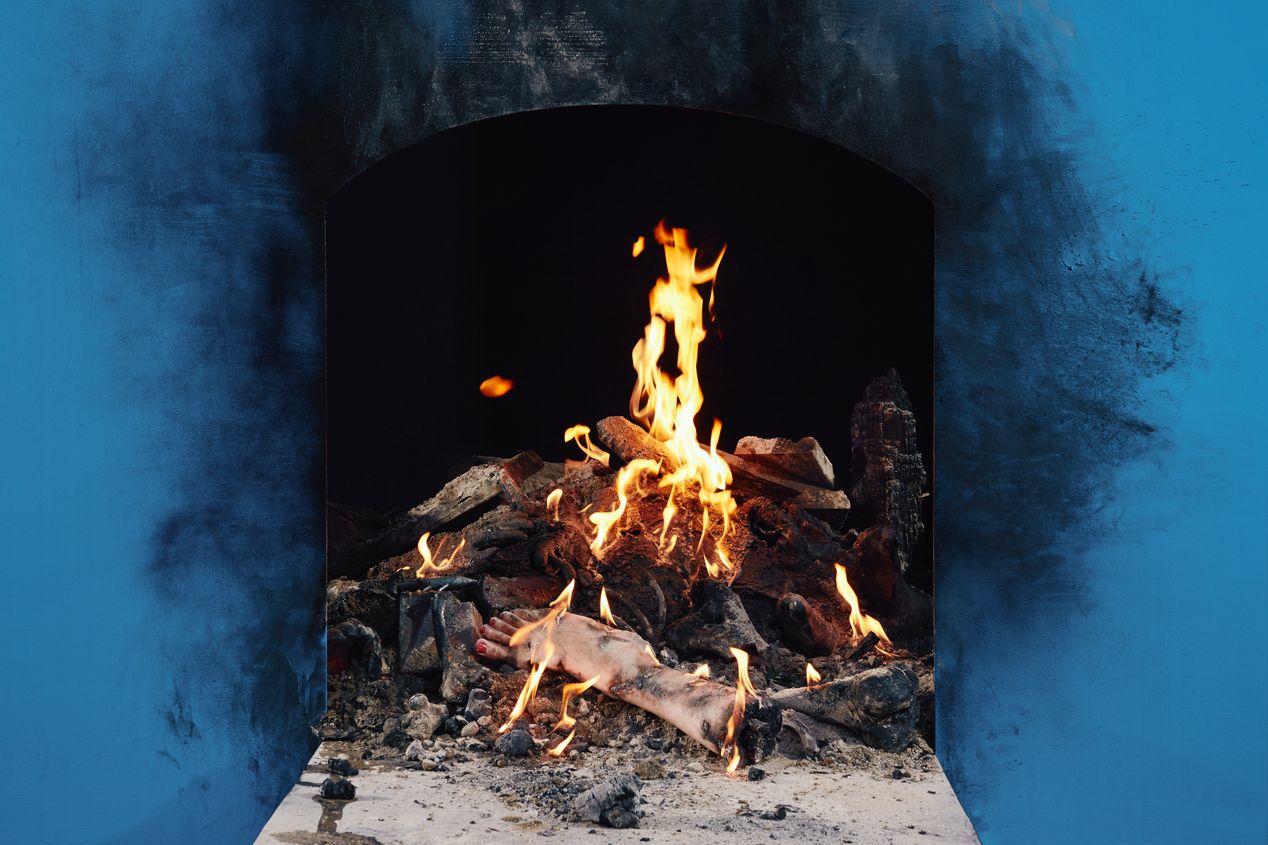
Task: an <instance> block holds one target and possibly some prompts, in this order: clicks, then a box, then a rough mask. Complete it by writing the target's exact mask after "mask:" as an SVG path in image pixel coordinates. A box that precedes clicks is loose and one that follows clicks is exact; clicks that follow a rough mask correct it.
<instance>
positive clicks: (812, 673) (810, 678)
mask: <svg viewBox="0 0 1268 845" xmlns="http://www.w3.org/2000/svg"><path fill="white" fill-rule="evenodd" d="M821 680H823V678H822V677H821V676H820V675H819V672H818V670H816V669H815V667H813V666H811V665H810V664H809V663H807V664H806V689H810V688H811V687H812V686H814V685H815V684H817V683H819V681H821Z"/></svg>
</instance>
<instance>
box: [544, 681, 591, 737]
mask: <svg viewBox="0 0 1268 845" xmlns="http://www.w3.org/2000/svg"><path fill="white" fill-rule="evenodd" d="M600 677H601V676H599V675H595V676H594V677H593V678H591V679H590V680H588V681H580V682H578V683H575V684H564V691H563V702H562V703H561V704H560V705H559V723H558V724H556V725H555V730H557V731H558V730H562V729H564V728H571V727H573V726H574V725H576V724H577V720H576V719H575V718H573V717H572V716H569V715H568V702H569V701H571V700H572V699H573V698H574V697H575V696H579V695H581V694H582V693H583V692H585V691H586V690H588V689H590V687H592V686H594V685H595V684H597V683H598V682H599V678H600Z"/></svg>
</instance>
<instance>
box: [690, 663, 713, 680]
mask: <svg viewBox="0 0 1268 845" xmlns="http://www.w3.org/2000/svg"><path fill="white" fill-rule="evenodd" d="M691 674H693V675H695V676H696V677H697V678H707V677H709V664H708V663H701V664H700V665H699V666H697V667H696V668H695V669H692V670H691Z"/></svg>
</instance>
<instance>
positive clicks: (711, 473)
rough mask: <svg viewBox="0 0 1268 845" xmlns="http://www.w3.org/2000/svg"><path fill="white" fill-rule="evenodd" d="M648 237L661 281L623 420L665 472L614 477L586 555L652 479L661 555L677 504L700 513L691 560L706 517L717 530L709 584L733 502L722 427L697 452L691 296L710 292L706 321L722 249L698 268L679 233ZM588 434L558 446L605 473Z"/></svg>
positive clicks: (637, 466) (700, 303)
mask: <svg viewBox="0 0 1268 845" xmlns="http://www.w3.org/2000/svg"><path fill="white" fill-rule="evenodd" d="M654 235H655V238H656V241H657V243H659V244H660V245H661V246H662V247H664V251H665V267H666V271H667V273H666V275H664V276H662V277H660V278H658V279H657V280H656V284H655V285H653V286H652V290H651V293H650V294H649V295H648V310H649V313H650V319H649V321H648V323H647V326H646V327H645V328H644V329H643V337H642V339H641V340H639V341H638V343H637V344H635V346H634V350H633V353H632V355H631V360H632V362H633V364H634V374H635V377H636V378H635V383H634V391H633V393H631V394H630V416H631V417H633V418H634V419H635V420H636V421H638V422H639V423H641V424H642V425H643V427H644V428H646V429H647V431H648V433H649V434H650V435H651V436H652V437H654V438H655V439H656V440H658V441H660V442H661V443H662V444H663V445H664V446H665V448H666V451H667V452H668V453H669V456H670V459H669V461H668V463H669V464H670V465H669V466H662V465H661V464H658V463H655V462H653V461H650V460H648V459H646V458H640V459H636V460H633V461H631V462H630V463H628V464H626V466H624V467H622V469H621V472H620V473H619V474H618V476H617V485H616V486H617V505H616V507H615V508H613V509H612V510H611V511H608V512H606V513H596V514H592V515H591V516H590V521H591V522H593V523H594V525H595V534H594V541H593V542H592V543H591V549H592V550H593V551H594V553H595V555H596V556H597V557H600V558H601V557H602V554H603V548H604V545H605V544H606V543H607V541H608V537H609V534H610V532H611V530H612V527H613V526H614V525H615V524H616V522H617V521H618V520H619V519H620V518H621V516H622V515H623V514H624V513H625V509H626V506H627V505H628V492H629V487H630V484H631V483H632V482H634V481H635V480H636V479H637V477H638V475H639V473H642V472H654V473H656V474H657V475H659V476H660V481H659V484H660V486H661V487H667V488H669V490H668V494H667V496H666V503H665V508H664V511H663V514H662V519H661V529H660V540H659V542H660V545H661V546H662V548H664V547H665V546H666V544H668V548H669V549H672V548H673V547H674V544H676V543H677V541H678V535H676V534H674V535H671V534H670V527H671V525H672V524H673V521H674V517H675V516H677V514H678V512H679V502H680V501H681V500H682V499H683V497H686V496H689V495H694V496H696V498H697V499H699V501H700V504H701V506H702V507H701V517H700V542H699V543H698V544H697V546H696V551H697V553H701V552H702V551H703V548H704V540H705V537H706V535H708V533H709V524H710V513H713V514H714V515H715V518H716V519H717V520H718V522H719V523H720V525H721V530H720V533H719V534H718V537H717V538H716V540H715V541H714V545H715V555H714V556H715V558H716V559H717V562H716V563H714V562H711V561H709V560H708V558H707V557H706V559H705V566H706V568H707V569H708V571H709V574H710V575H711V576H713V577H716V576H717V575H719V574H721V573H722V572H723V571H725V572H732V571H734V568H733V566H732V565H731V562H730V560H728V559H727V557H726V554H725V552H723V550H722V545H721V544H722V541H723V540H724V539H725V538H726V536H727V533H728V531H729V530H730V527H731V515H732V514H733V513H735V509H736V502H735V500H734V499H733V498H732V497H731V493H730V491H729V490H728V489H727V487H728V485H730V483H731V468H730V467H729V466H727V463H726V461H725V460H723V459H722V458H721V456H719V455H718V441H719V439H720V438H721V436H722V423H721V422H720V421H718V420H714V422H713V431H712V435H711V436H710V440H709V447H708V448H707V449H706V448H705V447H703V446H701V445H700V442H699V438H698V436H697V433H696V415H697V414H698V413H699V412H700V409H701V408H702V407H703V405H704V393H703V391H702V390H701V389H700V376H699V372H698V367H697V364H698V363H699V357H700V344H701V342H703V341H704V339H705V336H706V332H705V328H704V299H703V298H702V297H701V296H700V292H699V291H698V290H697V288H698V287H700V286H701V285H706V284H707V285H710V293H709V312H710V314H712V311H713V290H712V286H713V285H714V284H715V283H716V281H717V276H718V267H719V265H720V264H721V263H722V256H723V255H725V254H726V247H725V246H724V247H723V248H722V249H721V250H720V251H719V252H718V255H717V257H716V258H715V259H714V260H713V262H712V263H711V264H708V265H706V266H703V267H700V266H697V264H696V252H697V251H696V249H695V248H694V247H692V246H691V245H690V244H689V243H688V241H687V230H686V229H676V228H670V227H668V226H666V225H665V221H663V220H662V221H661V222H660V223H658V224H657V225H656V231H655V233H654ZM644 242H645V241H644V239H643V238H641V237H640V238H639V239H638V241H636V242H635V246H634V249H633V250H632V252H633V254H634V255H635V256H636V257H637V256H638V254H639V253H640V252H641V251H642V248H643V244H644ZM671 325H672V326H673V335H674V342H675V345H676V347H677V362H676V363H677V368H676V369H677V375H671V374H670V373H668V372H666V371H664V370H662V369H661V366H660V359H661V356H662V355H663V354H664V353H665V348H666V344H667V340H668V332H669V327H670V326H671ZM589 433H590V429H589V428H588V427H586V426H583V425H575V426H572V427H571V428H569V429H568V430H567V431H566V432H564V440H565V442H567V441H570V440H575V441H576V442H577V445H578V446H579V447H580V448H581V450H582V451H583V452H585V453H586V454H587V455H589V456H590V457H592V458H595V459H596V460H601V461H602V462H603V463H604V464H605V465H606V464H607V462H608V454H607V453H606V452H604V451H603V450H601V449H599V448H598V447H597V446H595V445H594V444H593V443H591V442H590V439H589Z"/></svg>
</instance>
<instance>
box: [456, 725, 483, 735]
mask: <svg viewBox="0 0 1268 845" xmlns="http://www.w3.org/2000/svg"><path fill="white" fill-rule="evenodd" d="M479 732H480V726H479V725H477V724H476V723H475V722H467V724H465V725H463V726H462V730H461V731H459V733H460V734H461V735H462V736H475V735H476V734H478V733H479Z"/></svg>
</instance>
